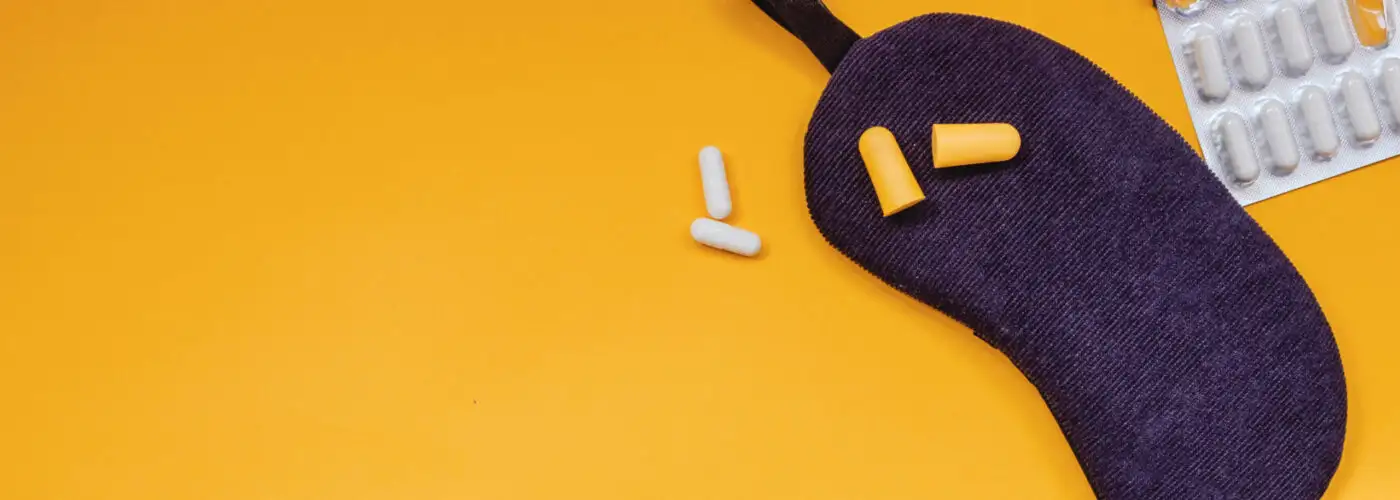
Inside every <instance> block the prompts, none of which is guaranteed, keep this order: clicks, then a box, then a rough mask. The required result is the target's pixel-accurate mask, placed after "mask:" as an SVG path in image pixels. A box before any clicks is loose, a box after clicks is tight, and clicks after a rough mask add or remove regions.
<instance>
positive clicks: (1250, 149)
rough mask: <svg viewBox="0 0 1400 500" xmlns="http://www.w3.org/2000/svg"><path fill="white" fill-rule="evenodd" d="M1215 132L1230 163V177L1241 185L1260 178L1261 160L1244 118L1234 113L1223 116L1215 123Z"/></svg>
mask: <svg viewBox="0 0 1400 500" xmlns="http://www.w3.org/2000/svg"><path fill="white" fill-rule="evenodd" d="M1215 134H1216V137H1218V138H1219V140H1220V143H1221V144H1220V145H1221V147H1222V149H1224V151H1225V158H1226V161H1228V162H1229V164H1230V177H1231V178H1232V179H1234V181H1235V182H1236V183H1238V184H1241V185H1249V184H1250V183H1252V182H1254V180H1255V179H1258V178H1259V160H1258V158H1255V156H1254V144H1253V143H1252V142H1250V138H1249V126H1248V125H1247V124H1245V122H1244V118H1241V117H1240V115H1237V114H1234V113H1227V114H1225V115H1224V116H1221V117H1220V119H1219V121H1218V122H1216V124H1215Z"/></svg>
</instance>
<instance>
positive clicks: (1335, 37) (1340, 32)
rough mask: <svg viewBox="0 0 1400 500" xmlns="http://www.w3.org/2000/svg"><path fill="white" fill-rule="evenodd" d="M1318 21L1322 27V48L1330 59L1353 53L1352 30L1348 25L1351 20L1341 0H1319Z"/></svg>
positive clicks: (1342, 57)
mask: <svg viewBox="0 0 1400 500" xmlns="http://www.w3.org/2000/svg"><path fill="white" fill-rule="evenodd" d="M1316 5H1317V22H1318V24H1319V25H1320V26H1321V28H1322V50H1323V53H1324V54H1326V55H1327V58H1328V59H1333V60H1340V59H1345V58H1346V56H1347V54H1350V53H1351V49H1352V47H1353V43H1352V40H1351V30H1350V29H1347V25H1348V24H1350V22H1351V20H1350V19H1347V17H1348V14H1347V12H1346V10H1345V9H1344V8H1343V7H1342V5H1341V3H1340V0H1317V3H1316Z"/></svg>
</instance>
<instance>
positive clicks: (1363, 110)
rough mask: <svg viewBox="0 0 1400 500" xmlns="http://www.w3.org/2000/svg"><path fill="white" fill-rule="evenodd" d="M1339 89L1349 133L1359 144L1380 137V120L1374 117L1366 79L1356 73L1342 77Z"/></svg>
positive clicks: (1373, 108) (1374, 109)
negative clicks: (1349, 126)
mask: <svg viewBox="0 0 1400 500" xmlns="http://www.w3.org/2000/svg"><path fill="white" fill-rule="evenodd" d="M1339 85H1340V88H1338V91H1339V92H1341V93H1342V103H1343V104H1345V105H1346V108H1347V118H1348V121H1349V122H1350V123H1351V132H1352V134H1353V135H1354V136H1355V137H1356V141H1357V142H1360V143H1363V144H1365V143H1370V142H1371V141H1374V140H1376V139H1378V138H1380V136H1381V120H1380V118H1378V117H1376V106H1375V104H1374V103H1373V102H1372V101H1371V89H1370V88H1369V87H1367V86H1366V79H1365V78H1362V77H1361V75H1359V74H1356V73H1347V74H1345V75H1342V80H1341V83H1340V84H1339Z"/></svg>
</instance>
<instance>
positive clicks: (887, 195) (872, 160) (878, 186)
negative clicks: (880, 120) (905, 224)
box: [860, 127, 924, 217]
mask: <svg viewBox="0 0 1400 500" xmlns="http://www.w3.org/2000/svg"><path fill="white" fill-rule="evenodd" d="M860 156H861V158H863V159H864V160H865V170H866V172H869V173H870V182H871V183H873V184H874V185H875V197H877V198H879V199H880V210H881V212H883V213H884V214H885V217H889V216H891V215H894V214H896V213H899V212H900V211H901V210H904V209H906V208H909V207H911V206H914V204H916V203H918V202H921V201H924V190H923V189H922V188H920V187H919V181H918V180H917V179H915V178H914V171H912V170H910V169H909V161H908V160H905V159H904V152H903V151H900V149H899V141H897V140H895V138H894V133H892V132H890V130H889V129H887V128H885V127H872V128H870V129H867V130H866V131H865V133H863V134H861V135H860Z"/></svg>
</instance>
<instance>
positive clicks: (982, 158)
mask: <svg viewBox="0 0 1400 500" xmlns="http://www.w3.org/2000/svg"><path fill="white" fill-rule="evenodd" d="M1020 151H1021V133H1020V132H1017V131H1016V127H1012V126H1011V125H1009V124H1006V123H964V124H946V125H934V126H933V168H948V167H961V166H963V165H976V164H979V163H993V162H999V161H1006V160H1010V159H1012V158H1015V157H1016V154H1017V153H1019V152H1020Z"/></svg>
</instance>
